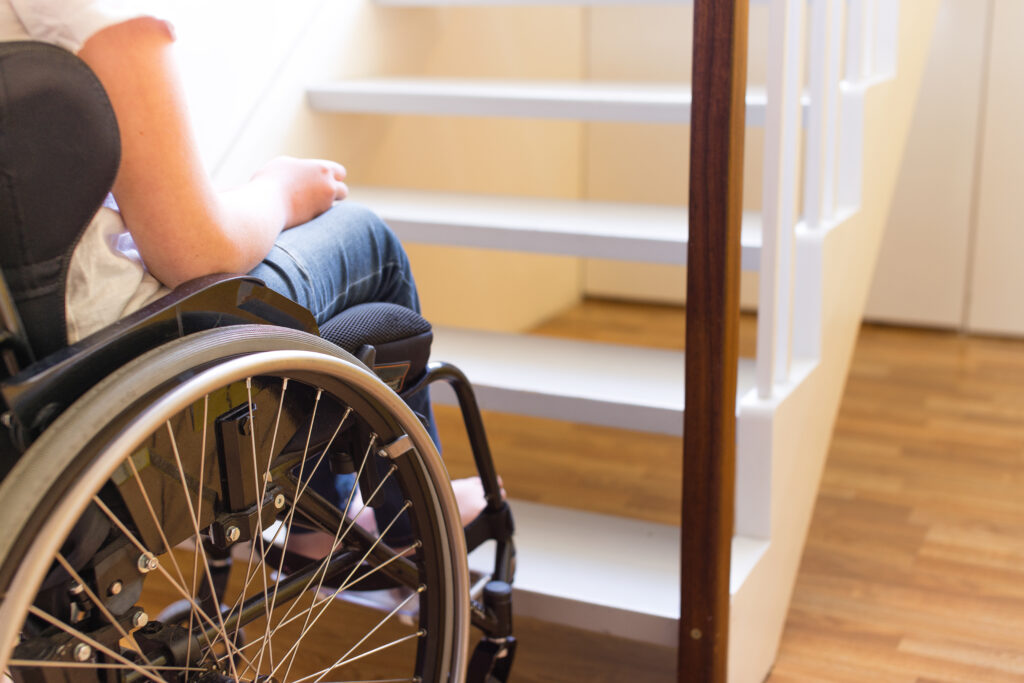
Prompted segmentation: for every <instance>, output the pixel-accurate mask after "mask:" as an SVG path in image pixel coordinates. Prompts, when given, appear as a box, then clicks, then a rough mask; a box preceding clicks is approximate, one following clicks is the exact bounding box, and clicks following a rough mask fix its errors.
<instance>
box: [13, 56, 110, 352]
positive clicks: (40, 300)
mask: <svg viewBox="0 0 1024 683" xmlns="http://www.w3.org/2000/svg"><path fill="white" fill-rule="evenodd" d="M120 160H121V142H120V133H119V130H118V127H117V121H116V119H115V117H114V111H113V109H112V108H111V106H110V101H109V100H108V98H107V95H106V92H104V90H103V86H102V85H101V84H100V82H99V80H98V79H97V78H96V76H95V75H94V74H93V73H92V71H91V70H90V69H89V67H87V66H86V65H85V63H84V62H82V61H81V60H80V59H78V58H77V57H76V56H74V55H72V54H71V53H70V52H67V51H66V50H63V49H61V48H58V47H54V46H52V45H47V44H45V43H38V42H13V43H0V247H2V248H0V273H2V275H3V281H4V282H6V286H7V288H8V289H9V294H10V296H11V298H12V299H13V301H14V304H15V306H16V308H17V312H18V314H20V319H21V322H22V324H23V327H24V335H25V337H27V342H28V345H29V347H30V348H31V352H32V353H33V354H34V356H35V357H36V358H41V357H43V356H46V355H48V354H50V353H52V352H53V351H56V350H57V349H60V348H61V347H63V346H65V345H66V343H67V329H66V321H65V316H64V297H65V288H66V280H67V272H68V265H69V263H70V260H71V252H72V251H73V250H74V248H75V245H76V244H77V243H78V240H79V238H80V237H81V234H82V232H83V231H84V230H85V228H86V227H87V226H88V225H89V222H90V221H91V220H92V217H93V215H95V213H96V211H97V210H98V209H99V208H100V206H102V204H103V201H104V199H105V198H106V196H107V194H108V192H109V191H110V188H111V186H112V185H113V183H114V178H115V177H116V175H117V169H118V166H119V164H120ZM0 286H2V284H0ZM3 295H4V292H0V298H2V297H3ZM8 317H9V316H6V315H5V316H3V318H2V319H0V321H2V322H3V323H4V324H5V326H6V327H7V328H8V329H7V330H0V332H5V331H7V332H10V331H11V330H10V326H11V325H13V324H16V323H14V322H13V321H11V320H8V319H6V318H8Z"/></svg>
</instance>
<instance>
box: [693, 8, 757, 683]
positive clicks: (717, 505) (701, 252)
mask: <svg viewBox="0 0 1024 683" xmlns="http://www.w3.org/2000/svg"><path fill="white" fill-rule="evenodd" d="M748 3H749V0H696V2H695V3H694V22H693V25H694V28H693V34H694V35H693V105H692V113H691V120H690V207H689V211H690V241H689V247H688V248H689V251H688V254H687V258H688V261H687V263H688V268H687V279H686V413H685V415H686V417H685V425H684V434H683V501H682V508H683V509H682V528H681V535H682V544H681V547H682V550H681V554H682V558H681V559H682V563H681V572H680V601H681V609H680V619H679V659H678V678H679V680H680V681H687V682H690V681H692V682H694V683H724V681H725V677H726V655H727V648H728V637H729V565H730V555H731V553H730V551H731V547H732V535H733V499H734V496H735V491H734V489H735V485H734V480H735V470H736V369H737V361H738V344H737V334H738V326H739V283H740V279H739V278H740V268H739V266H740V225H741V219H742V209H743V202H742V199H743V135H744V127H745V114H746V111H745V93H746V82H747V5H748Z"/></svg>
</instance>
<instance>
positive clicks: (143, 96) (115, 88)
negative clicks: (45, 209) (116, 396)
mask: <svg viewBox="0 0 1024 683" xmlns="http://www.w3.org/2000/svg"><path fill="white" fill-rule="evenodd" d="M12 40H39V41H44V42H48V43H52V44H55V45H58V46H60V47H63V48H65V49H67V50H69V51H71V52H73V53H76V54H77V55H78V56H79V57H80V58H81V59H82V60H83V61H85V62H86V64H88V65H89V66H90V67H91V68H92V70H93V71H94V72H95V73H96V75H97V76H98V77H99V79H100V81H101V82H102V84H103V86H104V88H105V89H106V92H107V94H108V96H109V98H110V101H111V104H112V105H113V109H114V112H115V114H116V116H117V122H118V125H119V127H120V133H121V150H122V151H121V166H120V169H119V171H118V174H117V178H116V180H115V182H114V186H113V197H112V198H108V201H107V204H106V206H105V207H104V208H101V209H100V210H99V211H98V212H97V214H96V215H95V217H94V218H93V219H92V221H91V223H90V224H89V226H88V228H87V229H86V231H85V233H84V235H83V236H82V238H81V240H80V242H79V243H78V246H77V247H76V248H75V251H74V253H73V256H72V260H71V265H70V269H69V273H68V287H67V295H66V309H67V311H66V312H67V322H68V341H69V342H74V341H76V340H78V339H81V338H82V337H84V336H86V335H88V334H90V333H92V332H95V331H96V330H98V329H100V328H102V327H104V326H106V325H109V324H110V323H112V322H114V321H115V320H117V319H118V318H120V317H122V316H125V315H128V314H129V313H132V312H134V311H136V310H138V309H139V308H141V307H143V306H144V305H146V304H148V303H150V302H152V301H153V300H155V299H157V298H159V297H160V296H162V295H164V294H166V293H167V292H168V291H169V288H173V287H175V286H177V285H179V284H181V283H183V282H186V281H188V280H190V279H193V278H196V277H200V276H203V275H209V274H212V273H250V274H252V275H254V276H256V277H259V278H260V279H262V280H263V281H264V282H266V283H267V286H268V287H270V288H271V289H273V290H275V291H277V292H279V293H281V294H283V295H284V296H287V297H288V298H290V299H292V300H293V301H296V302H298V303H299V304H302V305H303V306H305V307H306V308H308V309H309V310H310V311H312V312H313V315H314V316H315V317H316V320H317V322H318V323H321V324H322V323H324V322H325V321H327V320H329V319H330V318H331V317H333V316H334V315H336V314H337V313H338V312H339V311H341V310H343V309H345V308H347V307H349V306H353V305H355V304H359V303H365V302H391V303H395V304H400V305H402V306H405V307H408V308H411V309H413V310H416V311H417V312H418V311H419V300H418V298H417V293H416V285H415V283H414V282H413V277H412V272H411V269H410V266H409V260H408V258H407V257H406V255H405V252H404V250H403V249H402V246H401V244H400V243H399V242H398V239H397V238H396V237H395V236H394V234H393V233H392V232H391V231H390V229H389V228H388V227H387V226H386V225H385V224H384V223H383V222H382V221H381V220H380V219H379V218H378V217H377V216H376V215H374V214H373V213H372V212H371V211H369V210H368V209H366V208H365V207H362V206H359V205H357V204H353V203H351V202H347V201H343V200H344V199H345V198H346V196H347V195H348V187H347V186H346V184H345V177H346V171H345V168H344V167H343V166H341V165H340V164H338V163H335V162H333V161H324V160H319V159H295V158H290V157H280V158H277V159H274V160H272V161H270V162H269V163H267V164H266V165H264V166H263V167H262V168H260V169H258V170H257V171H256V172H255V173H254V174H253V176H252V178H251V179H250V180H249V182H247V183H245V184H244V185H241V186H239V187H235V188H231V189H229V190H217V189H215V188H214V187H213V185H212V182H211V180H210V177H209V175H208V174H207V172H206V170H205V169H204V168H203V165H202V162H201V159H200V155H199V152H198V149H197V145H196V140H195V135H194V133H193V131H192V128H191V124H190V121H189V118H188V113H187V106H186V102H185V98H184V94H183V90H182V87H181V83H180V78H179V70H178V65H177V63H176V60H175V54H174V48H173V43H174V31H173V28H172V27H171V25H170V24H168V23H167V22H166V21H163V20H161V19H159V18H156V17H153V16H149V15H146V14H142V13H140V12H139V10H138V9H133V8H132V5H131V3H127V2H126V3H121V2H119V1H118V0H0V41H12ZM54 193H55V196H56V195H59V188H54ZM424 404H425V405H424V406H422V407H418V408H420V409H419V410H418V412H421V413H423V414H429V404H428V403H427V399H426V397H424ZM431 431H432V432H433V430H431ZM435 438H436V437H435ZM454 488H455V492H456V498H457V500H458V502H459V506H460V509H461V513H462V517H463V520H464V523H465V522H467V521H469V520H470V519H472V518H473V517H475V515H476V514H477V513H478V512H479V511H480V510H482V509H483V506H484V499H483V495H482V488H481V485H480V482H479V480H478V479H475V478H474V479H465V480H459V481H456V482H454Z"/></svg>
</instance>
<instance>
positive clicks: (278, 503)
mask: <svg viewBox="0 0 1024 683" xmlns="http://www.w3.org/2000/svg"><path fill="white" fill-rule="evenodd" d="M286 502H288V501H287V500H285V497H284V494H283V493H279V494H277V495H276V496H274V507H276V508H277V509H278V510H283V509H284V504H285V503H286Z"/></svg>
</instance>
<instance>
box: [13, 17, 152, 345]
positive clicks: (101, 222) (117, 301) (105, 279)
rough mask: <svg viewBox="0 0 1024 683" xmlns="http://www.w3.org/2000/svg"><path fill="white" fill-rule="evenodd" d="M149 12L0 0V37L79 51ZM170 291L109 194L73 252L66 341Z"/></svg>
mask: <svg viewBox="0 0 1024 683" xmlns="http://www.w3.org/2000/svg"><path fill="white" fill-rule="evenodd" d="M153 14H154V13H153V12H152V11H151V9H150V8H148V7H147V6H146V5H145V3H144V2H142V1H140V0H0V42H6V41H14V40H39V41H42V42H46V43H52V44H53V45H58V46H60V47H62V48H64V49H66V50H68V51H70V52H74V53H77V52H78V51H79V50H80V49H81V47H82V44H83V43H85V41H86V40H87V39H88V38H89V37H90V36H92V35H93V34H94V33H96V32H97V31H99V30H101V29H104V28H106V27H108V26H113V25H115V24H119V23H121V22H123V21H127V20H129V19H134V18H136V17H141V16H153ZM168 291H169V290H168V289H167V288H166V287H164V286H163V285H162V284H160V282H159V281H158V280H157V279H156V278H154V277H153V276H152V275H150V273H149V271H148V270H146V267H145V266H144V265H143V263H142V259H141V258H140V256H139V252H138V249H137V248H136V246H135V242H134V241H133V240H132V236H131V235H130V234H129V233H128V230H127V228H126V227H125V224H124V221H122V220H121V214H120V213H118V212H117V211H116V207H115V206H114V204H113V202H112V201H109V198H108V202H107V204H106V205H105V206H104V207H103V208H101V209H100V210H99V211H97V212H96V215H95V216H94V217H93V219H92V221H91V222H90V223H89V226H88V227H87V228H86V230H85V233H84V234H83V235H82V239H81V240H80V241H79V243H78V246H77V247H75V251H74V253H73V254H72V256H71V264H70V266H69V268H68V282H67V292H66V294H65V301H64V303H65V315H66V319H67V330H68V343H74V342H76V341H78V340H79V339H81V338H82V337H85V336H87V335H89V334H92V333H93V332H95V331H96V330H99V329H100V328H103V327H106V326H107V325H109V324H111V323H113V322H114V321H115V320H117V319H119V318H122V317H124V316H126V315H128V314H129V313H132V312H134V311H137V310H138V309H140V308H142V307H143V306H145V305H146V304H148V303H150V302H152V301H154V300H156V299H158V298H159V297H161V296H163V295H164V294H166V293H167V292H168Z"/></svg>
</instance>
